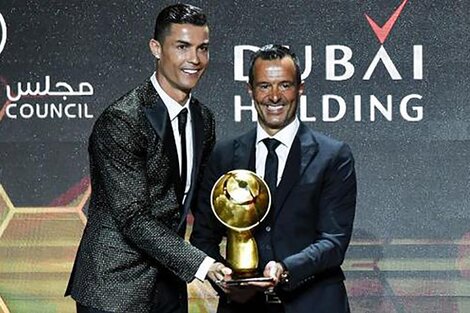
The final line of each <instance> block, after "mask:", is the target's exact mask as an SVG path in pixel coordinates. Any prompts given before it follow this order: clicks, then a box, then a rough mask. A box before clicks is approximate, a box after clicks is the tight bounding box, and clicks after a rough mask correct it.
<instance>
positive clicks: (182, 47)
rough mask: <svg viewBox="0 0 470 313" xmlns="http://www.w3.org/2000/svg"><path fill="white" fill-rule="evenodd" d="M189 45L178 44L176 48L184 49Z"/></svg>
mask: <svg viewBox="0 0 470 313" xmlns="http://www.w3.org/2000/svg"><path fill="white" fill-rule="evenodd" d="M187 47H188V46H187V45H178V46H176V49H178V50H184V49H186V48H187Z"/></svg>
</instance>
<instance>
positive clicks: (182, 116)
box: [178, 108, 188, 190]
mask: <svg viewBox="0 0 470 313" xmlns="http://www.w3.org/2000/svg"><path fill="white" fill-rule="evenodd" d="M187 120H188V109H186V108H184V109H183V110H181V112H180V113H179V114H178V131H179V132H180V138H181V182H182V184H183V190H185V189H186V172H187V171H188V165H187V162H188V157H187V155H186V122H187Z"/></svg>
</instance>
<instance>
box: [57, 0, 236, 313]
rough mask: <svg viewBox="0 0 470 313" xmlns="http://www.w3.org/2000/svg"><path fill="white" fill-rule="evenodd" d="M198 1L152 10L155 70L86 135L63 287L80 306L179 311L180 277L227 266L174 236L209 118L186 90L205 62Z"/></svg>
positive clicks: (202, 155)
mask: <svg viewBox="0 0 470 313" xmlns="http://www.w3.org/2000/svg"><path fill="white" fill-rule="evenodd" d="M208 44H209V29H208V25H207V21H206V17H205V15H204V13H203V12H202V11H201V9H199V8H197V7H194V6H190V5H185V4H177V5H172V6H169V7H167V8H165V9H164V10H162V11H161V12H160V14H159V15H158V17H157V20H156V25H155V35H154V38H153V39H151V40H150V42H149V46H150V50H151V52H152V54H153V55H154V56H155V58H156V63H157V66H156V72H155V73H154V74H152V76H151V77H150V79H148V80H146V81H145V82H144V83H143V84H142V85H140V86H138V87H137V88H135V89H133V90H131V91H130V92H128V93H127V94H126V95H124V96H122V97H121V98H120V99H118V100H117V101H115V102H114V103H113V104H111V105H110V106H109V107H108V108H107V109H106V110H105V111H104V112H103V114H102V115H101V116H100V117H99V118H98V120H97V121H96V123H95V125H94V128H93V131H92V134H91V136H90V141H89V156H90V173H91V184H92V196H91V200H90V206H89V210H88V222H87V225H86V227H85V230H84V233H83V237H82V240H81V243H80V247H79V249H78V253H77V257H76V260H75V264H74V267H73V271H72V275H71V278H70V281H69V285H68V287H67V290H66V295H71V296H72V298H73V299H74V300H75V301H76V302H77V312H79V313H103V312H126V313H132V312H159V313H162V312H178V313H185V312H187V310H188V305H187V292H186V283H187V282H190V281H192V280H193V279H194V278H198V279H199V280H204V279H205V278H206V277H207V278H209V279H211V280H218V279H221V278H223V277H224V275H229V274H230V269H228V268H226V267H225V266H223V265H222V264H221V263H218V262H214V260H213V259H211V258H210V257H208V256H207V255H206V254H205V253H204V252H202V251H201V250H199V249H197V248H195V247H193V246H192V245H190V244H189V243H188V242H186V241H185V240H184V239H183V236H184V233H185V228H186V225H185V221H186V216H187V214H188V211H189V208H190V206H191V203H192V200H193V194H194V193H195V189H196V187H197V182H198V180H199V175H200V173H201V168H202V167H204V165H205V163H206V161H207V157H208V155H209V153H210V151H211V149H212V147H213V145H214V142H215V132H214V118H213V115H212V113H211V112H210V111H209V109H208V108H206V107H205V106H204V105H202V104H201V103H199V102H198V101H197V100H196V99H194V98H193V97H192V96H191V94H190V91H191V89H192V88H193V87H194V86H195V85H196V84H197V82H198V81H199V79H200V77H201V76H202V74H203V73H204V71H205V69H206V66H207V64H208V61H209V54H208Z"/></svg>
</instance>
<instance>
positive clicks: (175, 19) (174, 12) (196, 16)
mask: <svg viewBox="0 0 470 313" xmlns="http://www.w3.org/2000/svg"><path fill="white" fill-rule="evenodd" d="M171 24H193V25H197V26H204V25H207V18H206V15H205V14H204V12H203V11H202V9H200V8H198V7H196V6H193V5H190V4H184V3H178V4H174V5H170V6H167V7H166V8H164V9H163V10H162V11H161V12H160V13H159V14H158V16H157V20H156V22H155V32H154V34H153V39H155V40H157V41H158V42H160V43H162V42H163V40H164V39H165V37H166V35H168V33H169V31H170V26H171Z"/></svg>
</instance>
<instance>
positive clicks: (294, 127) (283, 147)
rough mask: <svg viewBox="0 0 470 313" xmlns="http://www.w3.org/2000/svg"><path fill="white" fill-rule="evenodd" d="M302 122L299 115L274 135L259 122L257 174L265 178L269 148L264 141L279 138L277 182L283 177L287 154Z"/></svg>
mask: <svg viewBox="0 0 470 313" xmlns="http://www.w3.org/2000/svg"><path fill="white" fill-rule="evenodd" d="M299 126H300V122H299V119H298V118H297V117H295V119H294V120H293V121H292V122H291V123H290V124H289V125H287V126H286V127H284V128H283V129H281V130H280V131H279V132H277V133H276V134H275V135H274V136H270V135H269V134H268V133H267V132H266V131H265V130H264V129H263V128H262V127H261V126H260V124H259V123H258V126H257V129H256V174H258V176H260V177H262V178H263V179H264V168H265V163H266V157H267V156H268V148H266V145H265V144H264V143H263V141H262V140H263V139H265V138H273V139H277V140H279V141H280V142H281V144H280V145H279V146H278V147H277V148H276V150H275V151H276V154H277V157H278V159H279V163H278V168H277V183H276V185H279V182H280V181H281V178H282V173H283V172H284V168H285V167H286V162H287V156H288V155H289V151H290V148H291V147H292V143H293V142H294V139H295V135H296V134H297V131H298V130H299Z"/></svg>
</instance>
